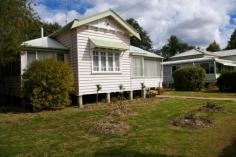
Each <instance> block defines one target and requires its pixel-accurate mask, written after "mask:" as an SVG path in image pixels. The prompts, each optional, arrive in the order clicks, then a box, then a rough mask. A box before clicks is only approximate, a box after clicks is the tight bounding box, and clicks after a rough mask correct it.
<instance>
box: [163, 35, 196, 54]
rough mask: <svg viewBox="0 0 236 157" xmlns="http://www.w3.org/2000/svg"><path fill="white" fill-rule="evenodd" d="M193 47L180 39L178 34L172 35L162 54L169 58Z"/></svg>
mask: <svg viewBox="0 0 236 157" xmlns="http://www.w3.org/2000/svg"><path fill="white" fill-rule="evenodd" d="M193 48H194V46H191V45H188V44H187V43H184V42H182V41H180V40H179V39H178V38H177V37H176V36H174V35H172V36H171V37H170V38H169V40H168V43H167V44H166V45H164V46H163V47H162V49H161V54H162V55H163V56H164V57H165V58H169V57H170V56H173V55H175V54H177V53H182V52H184V51H187V50H190V49H193Z"/></svg>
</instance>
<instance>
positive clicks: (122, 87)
mask: <svg viewBox="0 0 236 157" xmlns="http://www.w3.org/2000/svg"><path fill="white" fill-rule="evenodd" d="M119 89H120V93H121V99H123V91H124V89H125V88H124V86H123V85H122V84H120V85H119Z"/></svg>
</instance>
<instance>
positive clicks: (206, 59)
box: [163, 57, 214, 65]
mask: <svg viewBox="0 0 236 157" xmlns="http://www.w3.org/2000/svg"><path fill="white" fill-rule="evenodd" d="M211 60H214V57H202V58H194V59H183V60H176V61H166V62H163V65H176V64H186V63H194V62H203V61H211Z"/></svg>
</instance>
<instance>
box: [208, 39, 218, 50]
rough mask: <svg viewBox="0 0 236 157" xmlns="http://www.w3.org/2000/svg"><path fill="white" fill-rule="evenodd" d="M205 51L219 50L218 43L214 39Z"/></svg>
mask: <svg viewBox="0 0 236 157" xmlns="http://www.w3.org/2000/svg"><path fill="white" fill-rule="evenodd" d="M206 50H207V51H210V52H216V51H220V46H219V44H218V43H217V42H216V41H215V40H214V41H213V43H211V44H210V45H209V46H208V47H207V48H206Z"/></svg>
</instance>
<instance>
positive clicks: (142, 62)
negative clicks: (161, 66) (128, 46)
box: [130, 56, 162, 79]
mask: <svg viewBox="0 0 236 157" xmlns="http://www.w3.org/2000/svg"><path fill="white" fill-rule="evenodd" d="M133 57H136V58H138V57H139V58H141V64H142V65H141V66H142V76H134V75H133V71H132V70H133V63H132V58H133ZM145 59H146V60H148V57H144V56H131V66H130V70H131V78H133V79H138V78H160V77H161V73H162V71H160V76H145V67H144V64H145V63H144V62H145ZM152 60H155V61H156V62H159V61H158V60H157V59H152ZM160 62H161V61H160Z"/></svg>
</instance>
